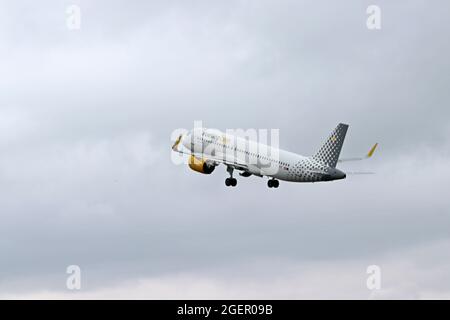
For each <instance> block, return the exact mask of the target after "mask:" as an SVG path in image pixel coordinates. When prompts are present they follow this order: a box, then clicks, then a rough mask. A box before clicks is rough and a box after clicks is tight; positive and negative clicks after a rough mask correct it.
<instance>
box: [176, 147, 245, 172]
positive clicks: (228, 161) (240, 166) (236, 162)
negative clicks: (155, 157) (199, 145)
mask: <svg viewBox="0 0 450 320" xmlns="http://www.w3.org/2000/svg"><path fill="white" fill-rule="evenodd" d="M172 149H173V150H174V151H176V152H179V153H182V154H187V155H190V156H194V157H197V158H200V159H207V160H210V161H214V162H215V163H216V164H217V165H218V164H225V165H227V166H231V167H233V168H234V169H236V170H245V171H248V169H249V168H248V165H247V164H246V163H245V161H242V160H240V159H238V158H235V157H231V156H229V155H227V156H225V155H223V156H213V155H210V154H204V153H198V152H195V153H193V152H190V151H183V150H180V148H179V147H178V144H177V145H176V146H175V148H172Z"/></svg>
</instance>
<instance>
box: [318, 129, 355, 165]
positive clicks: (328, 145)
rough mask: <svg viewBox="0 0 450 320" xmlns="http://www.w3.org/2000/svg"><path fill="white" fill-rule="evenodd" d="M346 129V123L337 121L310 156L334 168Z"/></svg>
mask: <svg viewBox="0 0 450 320" xmlns="http://www.w3.org/2000/svg"><path fill="white" fill-rule="evenodd" d="M347 129H348V124H343V123H339V124H338V126H337V127H336V128H335V129H334V130H333V132H331V134H330V135H329V136H328V139H327V140H326V141H325V143H324V144H323V145H322V146H321V147H320V149H319V151H317V153H316V154H315V155H313V156H312V158H313V159H314V160H316V161H318V162H320V163H323V164H324V165H327V166H329V167H332V168H335V167H336V164H337V162H338V160H339V155H340V154H341V149H342V145H343V144H344V139H345V135H346V133H347Z"/></svg>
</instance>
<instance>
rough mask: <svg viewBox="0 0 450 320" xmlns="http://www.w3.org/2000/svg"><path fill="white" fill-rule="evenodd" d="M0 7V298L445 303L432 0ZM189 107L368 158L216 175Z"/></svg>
mask: <svg viewBox="0 0 450 320" xmlns="http://www.w3.org/2000/svg"><path fill="white" fill-rule="evenodd" d="M0 3H1V5H0V219H1V221H0V298H48V297H50V298H268V299H271V298H288V299H295V298H337V299H341V298H343V299H345V298H359V299H367V298H378V297H382V298H425V299H426V298H447V299H449V298H450V254H449V252H450V231H449V230H450V199H449V197H448V189H449V181H450V165H449V160H450V139H449V133H450V108H449V103H450V91H449V83H450V62H449V58H448V57H450V42H449V41H448V39H449V32H450V25H449V23H448V14H449V12H450V11H449V9H450V3H449V2H448V1H446V0H442V1H439V0H435V1H431V2H430V1H424V0H423V1H419V0H414V1H395V2H393V1H381V0H378V1H375V2H374V1H352V2H350V1H346V2H345V3H344V2H342V1H341V2H337V1H332V0H329V1H324V0H321V1H298V0H292V1H284V0H283V1H266V0H247V1H244V0H241V1H234V0H232V1H133V2H130V1H106V0H105V1H101V0H96V1H80V0H79V1H31V0H30V1H23V0H19V1H6V0H0ZM71 4H76V5H78V6H79V8H80V9H81V29H79V30H69V29H68V27H67V21H66V20H67V18H68V14H67V13H66V9H67V7H68V6H69V5H71ZM371 4H376V5H378V6H379V7H380V9H381V29H380V30H369V29H368V28H367V26H366V20H367V17H368V15H367V14H366V9H367V7H368V6H369V5H371ZM196 120H201V121H202V122H203V124H204V125H205V126H207V127H213V128H218V129H221V130H226V129H233V128H243V129H249V128H255V129H272V128H274V129H279V130H280V146H281V147H282V148H285V149H288V150H290V151H293V152H298V153H300V154H304V155H310V154H313V153H314V152H315V151H316V150H317V149H318V148H319V146H320V144H321V143H322V142H323V141H324V139H325V138H326V136H327V135H328V133H329V132H331V130H332V129H333V128H334V127H335V126H336V124H337V123H339V122H344V123H348V124H349V125H350V128H349V131H348V134H347V138H346V141H345V144H344V148H343V151H342V156H347V157H351V156H359V155H362V154H364V153H366V152H367V151H368V149H369V148H370V147H371V145H372V144H373V143H375V142H379V143H380V146H379V150H377V152H376V153H375V155H374V158H373V159H371V160H369V161H366V162H364V163H348V164H345V166H344V165H342V166H340V167H339V168H340V169H342V170H344V171H358V170H364V171H374V172H376V174H374V175H349V176H348V177H347V179H346V180H341V181H335V182H329V183H315V184H295V183H287V182H281V183H280V187H279V188H278V189H269V188H267V185H266V181H265V179H261V178H257V177H249V178H243V177H239V179H238V180H239V181H238V186H237V187H236V188H227V187H226V186H225V184H224V179H225V178H226V177H227V173H226V170H225V167H223V166H221V167H218V168H217V169H216V170H215V171H214V173H213V174H212V175H210V176H206V175H201V174H198V173H196V172H193V171H191V170H190V169H189V168H187V167H186V166H180V165H175V164H173V163H172V161H171V150H170V146H171V143H172V142H171V140H170V137H171V134H172V132H173V130H175V129H178V128H190V127H192V126H193V125H194V121H196ZM74 264H75V265H79V266H80V268H81V270H82V289H81V290H80V291H77V292H74V291H70V290H68V289H67V288H66V278H67V276H68V275H67V274H66V267H67V266H69V265H74ZM369 265H378V266H379V267H380V268H381V275H382V278H381V279H382V283H381V285H382V288H381V290H378V291H370V290H368V288H367V287H366V279H367V277H368V275H367V274H366V268H367V266H369Z"/></svg>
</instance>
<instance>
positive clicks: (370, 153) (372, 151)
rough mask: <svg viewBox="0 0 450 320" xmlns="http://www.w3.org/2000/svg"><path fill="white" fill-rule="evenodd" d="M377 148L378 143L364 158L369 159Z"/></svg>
mask: <svg viewBox="0 0 450 320" xmlns="http://www.w3.org/2000/svg"><path fill="white" fill-rule="evenodd" d="M377 146H378V143H375V144H374V145H373V147H372V148H371V149H370V150H369V153H368V154H367V156H366V158H370V157H371V156H372V155H373V153H374V152H375V149H376V148H377Z"/></svg>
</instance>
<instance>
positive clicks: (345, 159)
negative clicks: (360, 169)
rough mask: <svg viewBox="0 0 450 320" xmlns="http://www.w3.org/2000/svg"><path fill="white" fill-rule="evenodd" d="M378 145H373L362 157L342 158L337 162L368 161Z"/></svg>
mask: <svg viewBox="0 0 450 320" xmlns="http://www.w3.org/2000/svg"><path fill="white" fill-rule="evenodd" d="M377 146H378V143H375V144H374V145H373V147H372V148H370V150H369V152H368V153H367V154H366V155H365V156H363V157H357V158H343V159H339V160H338V162H348V161H360V160H365V159H369V158H370V157H372V155H373V153H374V152H375V149H376V148H377Z"/></svg>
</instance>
